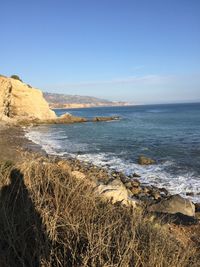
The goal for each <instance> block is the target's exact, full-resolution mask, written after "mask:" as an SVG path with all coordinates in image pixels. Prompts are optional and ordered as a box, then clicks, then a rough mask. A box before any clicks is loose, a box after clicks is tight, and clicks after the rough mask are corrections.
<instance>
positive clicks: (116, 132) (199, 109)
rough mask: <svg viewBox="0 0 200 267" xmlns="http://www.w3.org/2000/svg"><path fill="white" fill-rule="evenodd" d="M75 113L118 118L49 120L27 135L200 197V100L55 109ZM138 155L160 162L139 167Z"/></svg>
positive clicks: (50, 148) (51, 149) (58, 150)
mask: <svg viewBox="0 0 200 267" xmlns="http://www.w3.org/2000/svg"><path fill="white" fill-rule="evenodd" d="M66 112H69V113H71V114H73V115H76V116H82V117H87V118H92V117H95V116H119V117H120V119H119V120H117V121H110V122H98V123H94V122H87V123H81V124H71V125H51V126H50V125H48V126H38V127H34V128H30V129H29V130H28V131H27V133H26V136H27V137H28V138H29V139H31V140H32V141H33V142H35V143H37V144H39V145H41V146H42V148H43V149H45V150H46V151H47V153H49V154H56V155H60V156H63V157H68V156H72V157H76V158H78V159H80V160H83V161H87V162H91V163H94V164H96V165H99V166H103V167H106V168H109V169H115V170H119V171H122V172H124V173H126V174H131V173H133V172H136V173H138V174H140V175H141V180H142V182H143V183H147V184H154V185H156V186H160V187H166V188H167V189H168V190H169V191H170V192H171V193H180V194H182V195H184V196H185V195H186V194H190V195H192V194H193V195H192V196H189V197H190V198H192V199H193V200H194V201H199V200H200V104H199V103H198V104H170V105H146V106H145V105H143V106H127V107H100V108H86V109H70V110H69V109H68V110H56V113H57V114H58V115H61V114H63V113H66ZM139 155H145V156H148V157H151V158H153V159H155V160H156V161H157V164H156V165H152V166H140V165H138V164H137V159H138V156H139Z"/></svg>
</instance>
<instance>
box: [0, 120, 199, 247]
mask: <svg viewBox="0 0 200 267" xmlns="http://www.w3.org/2000/svg"><path fill="white" fill-rule="evenodd" d="M24 133H25V129H23V128H22V127H16V126H12V127H11V126H6V125H2V124H1V125H0V140H1V142H0V150H1V151H2V153H1V155H0V161H2V160H3V161H10V160H11V161H14V162H20V161H22V162H23V161H24V160H25V161H26V160H28V159H30V160H34V159H36V160H38V158H39V161H40V162H43V161H44V164H45V161H48V162H51V164H55V166H57V167H58V168H60V169H62V171H65V170H66V171H67V172H69V173H71V175H72V176H73V177H74V178H75V179H77V180H84V182H86V183H88V186H89V187H92V188H93V190H94V192H95V194H96V195H97V197H100V198H101V199H103V200H104V201H106V202H110V203H113V204H114V205H118V204H120V205H122V206H127V207H133V209H136V210H137V209H142V210H144V212H145V213H147V214H149V216H152V219H153V220H155V221H156V220H160V219H161V220H162V222H163V223H165V224H166V225H167V227H171V228H170V229H172V231H175V229H176V227H179V228H178V231H180V232H181V234H182V231H183V229H184V235H186V236H187V239H188V240H189V242H190V241H191V238H194V237H195V244H196V245H197V246H198V244H200V238H199V236H200V204H199V203H192V202H191V201H190V200H189V199H185V198H182V197H181V196H179V195H171V194H170V193H169V192H168V191H167V189H166V188H159V187H156V186H153V185H144V184H142V183H141V181H140V176H139V175H138V174H137V173H133V174H132V175H130V176H126V175H125V174H123V173H121V172H117V171H110V170H108V169H106V168H104V167H98V166H95V165H93V164H91V163H87V162H82V161H80V160H78V159H74V158H71V157H68V158H61V157H58V156H51V155H48V154H47V153H46V152H45V151H43V150H42V149H41V147H40V146H38V145H36V144H34V143H32V142H31V141H30V140H28V139H27V138H26V137H25V135H24ZM140 160H141V159H140ZM149 164H150V163H149ZM182 227H184V228H183V229H182ZM185 227H186V228H185ZM176 231H177V229H176ZM192 242H193V241H192Z"/></svg>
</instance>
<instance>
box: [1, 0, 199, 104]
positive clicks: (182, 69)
mask: <svg viewBox="0 0 200 267" xmlns="http://www.w3.org/2000/svg"><path fill="white" fill-rule="evenodd" d="M0 25H1V34H0V73H1V74H5V75H8V76H10V75H11V74H18V75H19V76H21V78H22V79H23V80H24V81H25V82H27V83H29V84H32V85H33V86H35V87H39V88H41V89H42V90H43V91H50V92H60V93H69V94H80V95H93V96H99V97H103V98H108V99H113V100H128V101H133V102H136V103H159V102H160V103H164V102H177V101H178V102H183V101H200V1H199V0H54V1H53V0H34V1H28V0H18V1H16V0H1V4H0Z"/></svg>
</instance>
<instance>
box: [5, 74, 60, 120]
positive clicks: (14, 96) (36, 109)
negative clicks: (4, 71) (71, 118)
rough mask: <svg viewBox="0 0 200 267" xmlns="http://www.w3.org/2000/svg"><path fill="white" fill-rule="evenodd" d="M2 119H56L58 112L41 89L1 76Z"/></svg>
mask: <svg viewBox="0 0 200 267" xmlns="http://www.w3.org/2000/svg"><path fill="white" fill-rule="evenodd" d="M0 119H1V120H4V121H18V120H23V119H26V120H34V119H38V120H49V119H56V114H55V112H54V111H52V110H51V109H50V108H49V105H48V103H47V102H46V100H45V99H44V98H43V94H42V92H41V91H40V90H38V89H35V88H32V87H30V86H28V85H26V84H25V83H23V82H21V81H19V80H16V79H12V78H6V77H0Z"/></svg>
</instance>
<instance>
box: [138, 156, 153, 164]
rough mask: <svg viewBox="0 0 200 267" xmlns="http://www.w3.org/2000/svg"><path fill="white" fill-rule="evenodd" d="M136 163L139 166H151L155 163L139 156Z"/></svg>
mask: <svg viewBox="0 0 200 267" xmlns="http://www.w3.org/2000/svg"><path fill="white" fill-rule="evenodd" d="M138 163H139V164H140V165H151V164H155V163H156V162H155V160H154V159H151V158H148V157H145V156H140V157H139V159H138Z"/></svg>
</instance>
